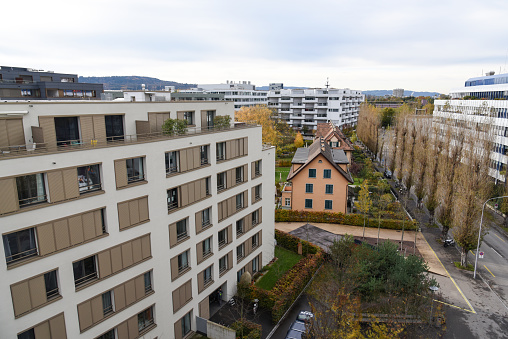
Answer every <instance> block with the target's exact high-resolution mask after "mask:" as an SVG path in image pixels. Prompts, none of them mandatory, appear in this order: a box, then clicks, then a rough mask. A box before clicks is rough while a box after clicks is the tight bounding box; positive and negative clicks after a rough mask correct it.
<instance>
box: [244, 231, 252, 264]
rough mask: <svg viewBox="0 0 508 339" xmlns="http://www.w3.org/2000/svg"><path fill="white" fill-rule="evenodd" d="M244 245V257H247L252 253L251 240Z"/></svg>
mask: <svg viewBox="0 0 508 339" xmlns="http://www.w3.org/2000/svg"><path fill="white" fill-rule="evenodd" d="M244 244H245V256H248V255H249V254H251V253H252V238H249V239H247V240H246V241H245V243H244ZM251 273H252V272H251Z"/></svg>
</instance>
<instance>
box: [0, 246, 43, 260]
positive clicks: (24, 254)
mask: <svg viewBox="0 0 508 339" xmlns="http://www.w3.org/2000/svg"><path fill="white" fill-rule="evenodd" d="M36 255H37V248H31V249H28V250H26V251H22V252H17V253H15V254H12V255H9V256H6V257H5V260H6V261H7V264H12V263H15V262H18V261H20V260H23V259H26V258H29V257H33V256H36Z"/></svg>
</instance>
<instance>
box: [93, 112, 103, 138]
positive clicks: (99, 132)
mask: <svg viewBox="0 0 508 339" xmlns="http://www.w3.org/2000/svg"><path fill="white" fill-rule="evenodd" d="M93 130H94V137H95V138H94V139H95V140H97V143H98V144H105V143H106V119H105V117H104V115H102V114H101V115H94V116H93Z"/></svg>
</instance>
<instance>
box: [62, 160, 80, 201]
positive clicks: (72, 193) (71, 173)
mask: <svg viewBox="0 0 508 339" xmlns="http://www.w3.org/2000/svg"><path fill="white" fill-rule="evenodd" d="M62 177H63V184H64V191H65V199H72V198H77V197H79V184H78V170H77V169H76V168H68V169H64V170H62Z"/></svg>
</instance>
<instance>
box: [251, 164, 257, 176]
mask: <svg viewBox="0 0 508 339" xmlns="http://www.w3.org/2000/svg"><path fill="white" fill-rule="evenodd" d="M255 176H256V162H255V161H253V162H251V163H250V177H251V179H254V177H255Z"/></svg>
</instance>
